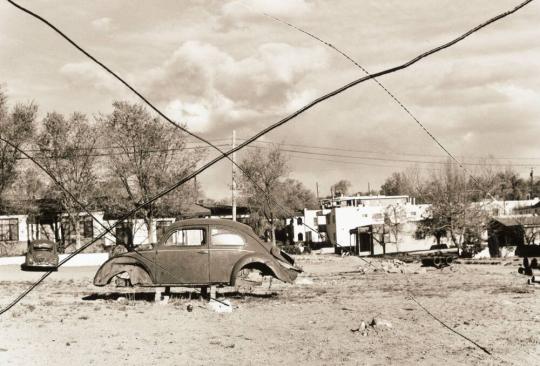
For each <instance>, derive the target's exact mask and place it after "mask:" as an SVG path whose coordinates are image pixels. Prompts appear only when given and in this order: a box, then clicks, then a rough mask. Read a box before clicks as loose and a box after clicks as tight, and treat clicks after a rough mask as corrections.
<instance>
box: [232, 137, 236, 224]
mask: <svg viewBox="0 0 540 366" xmlns="http://www.w3.org/2000/svg"><path fill="white" fill-rule="evenodd" d="M235 147H236V131H235V130H233V132H232V148H233V149H234V148H235ZM235 162H236V152H233V153H232V185H231V188H232V220H233V221H236V166H235V165H234V164H235Z"/></svg>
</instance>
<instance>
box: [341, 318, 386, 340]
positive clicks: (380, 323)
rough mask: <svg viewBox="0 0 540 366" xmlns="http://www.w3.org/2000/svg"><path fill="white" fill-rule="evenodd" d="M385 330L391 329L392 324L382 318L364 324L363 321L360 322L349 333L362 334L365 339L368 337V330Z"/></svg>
mask: <svg viewBox="0 0 540 366" xmlns="http://www.w3.org/2000/svg"><path fill="white" fill-rule="evenodd" d="M385 328H388V329H389V328H393V326H392V323H390V321H388V320H386V319H382V318H373V319H371V321H370V322H369V323H368V324H366V322H365V321H363V320H362V321H361V322H360V325H359V326H358V328H353V329H351V332H353V333H356V332H359V333H362V335H363V336H364V337H365V336H367V335H368V332H369V330H370V329H379V330H380V329H385Z"/></svg>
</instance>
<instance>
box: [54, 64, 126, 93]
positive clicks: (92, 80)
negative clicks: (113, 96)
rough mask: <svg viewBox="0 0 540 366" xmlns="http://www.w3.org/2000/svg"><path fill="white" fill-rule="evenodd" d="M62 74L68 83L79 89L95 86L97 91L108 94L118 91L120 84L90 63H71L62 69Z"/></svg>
mask: <svg viewBox="0 0 540 366" xmlns="http://www.w3.org/2000/svg"><path fill="white" fill-rule="evenodd" d="M60 73H61V74H62V75H64V77H65V78H66V79H67V81H68V82H69V83H71V84H74V85H76V86H77V87H88V85H91V86H93V87H94V88H95V89H99V90H105V91H107V92H116V91H118V89H119V87H120V84H119V82H118V81H116V80H114V79H113V78H112V77H111V76H110V75H108V74H107V73H106V72H105V71H102V70H101V69H100V68H99V67H98V66H97V65H96V64H94V63H92V62H90V61H88V62H71V63H67V64H64V65H63V66H62V67H61V68H60Z"/></svg>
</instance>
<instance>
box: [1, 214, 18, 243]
mask: <svg viewBox="0 0 540 366" xmlns="http://www.w3.org/2000/svg"><path fill="white" fill-rule="evenodd" d="M0 240H2V241H19V219H0Z"/></svg>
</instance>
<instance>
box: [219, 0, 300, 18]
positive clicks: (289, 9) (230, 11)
mask: <svg viewBox="0 0 540 366" xmlns="http://www.w3.org/2000/svg"><path fill="white" fill-rule="evenodd" d="M310 9H311V4H309V3H308V2H306V1H304V0H272V1H267V0H235V1H231V2H228V3H226V4H225V5H223V7H222V8H221V10H222V13H223V15H224V16H225V17H230V18H235V19H250V18H252V17H253V16H254V15H256V13H267V14H270V15H274V16H277V17H280V16H287V17H299V16H302V15H305V14H306V13H308V12H309V11H310ZM256 16H260V15H256Z"/></svg>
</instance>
